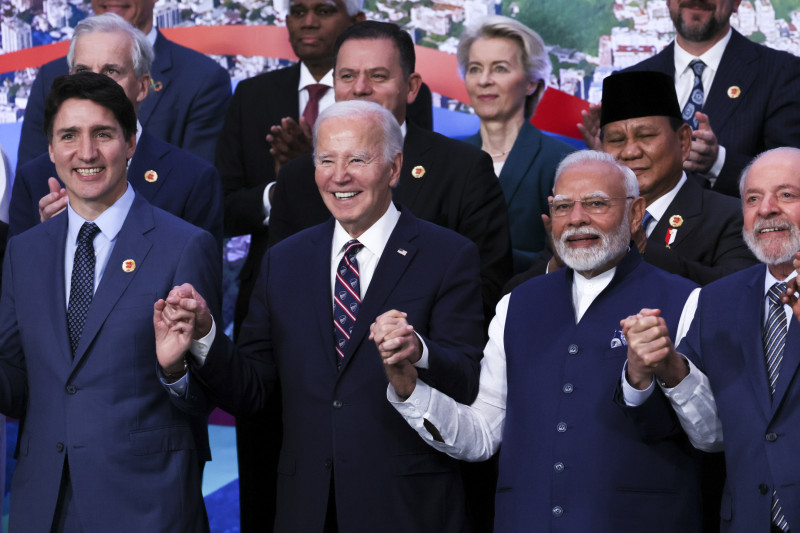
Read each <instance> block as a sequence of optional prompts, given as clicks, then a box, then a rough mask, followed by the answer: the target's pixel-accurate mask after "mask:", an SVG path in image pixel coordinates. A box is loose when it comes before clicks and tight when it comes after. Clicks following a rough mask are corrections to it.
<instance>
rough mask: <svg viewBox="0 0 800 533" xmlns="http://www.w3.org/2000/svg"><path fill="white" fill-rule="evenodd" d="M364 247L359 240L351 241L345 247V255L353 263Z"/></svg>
mask: <svg viewBox="0 0 800 533" xmlns="http://www.w3.org/2000/svg"><path fill="white" fill-rule="evenodd" d="M363 247H364V245H363V244H361V243H360V242H358V239H351V240H349V241H347V244H345V245H344V255H346V256H347V259H348V260H350V262H352V261H353V258H354V257H355V256H356V254H357V253H358V251H359V250H361V249H362V248H363Z"/></svg>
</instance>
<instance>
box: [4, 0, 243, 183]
mask: <svg viewBox="0 0 800 533" xmlns="http://www.w3.org/2000/svg"><path fill="white" fill-rule="evenodd" d="M154 4H155V0H127V1H125V2H107V1H106V0H92V11H94V14H95V15H102V14H104V13H116V14H117V15H119V16H121V17H122V18H124V19H125V20H127V21H128V22H130V23H131V24H132V25H133V26H135V27H136V28H138V29H139V30H141V31H142V33H144V34H145V35H146V36H147V39H148V41H149V42H150V45H151V46H152V47H153V49H154V50H155V54H156V56H155V60H154V61H153V67H152V69H151V71H150V73H149V74H150V78H151V79H150V80H149V82H150V83H151V87H152V89H153V90H152V91H150V93H149V94H148V96H147V98H146V99H145V100H144V101H143V102H142V105H141V107H140V109H139V115H138V116H139V122H140V123H141V124H142V125H143V126H144V127H146V128H147V130H148V131H149V132H150V133H151V134H152V135H155V136H156V137H158V138H159V139H161V140H162V141H165V142H168V143H170V144H172V145H175V146H178V147H180V148H183V149H184V150H187V151H189V152H191V153H193V154H195V155H196V156H197V157H200V158H203V159H205V160H206V161H208V162H213V160H214V159H213V158H214V147H215V146H216V143H217V137H218V136H219V132H220V129H221V128H222V120H223V119H224V117H225V110H226V109H228V103H229V102H230V99H231V80H230V76H229V75H228V73H227V72H226V71H225V69H223V68H222V67H220V66H219V65H218V64H216V63H215V62H214V61H213V60H211V59H209V58H208V57H206V56H204V55H203V54H201V53H199V52H196V51H194V50H190V49H189V48H186V47H184V46H181V45H179V44H177V43H174V42H172V41H170V40H169V39H167V38H166V37H164V35H163V34H162V33H161V32H159V31H158V30H157V29H156V28H154V27H153V6H154ZM67 72H69V66H68V64H67V58H58V59H55V60H53V61H51V62H49V63H47V64H45V65H43V66H42V67H41V69H39V74H38V75H37V76H36V79H35V80H34V82H33V86H32V87H31V94H30V97H29V98H28V105H27V107H26V108H25V120H24V121H23V123H22V135H21V138H20V143H19V152H18V155H17V168H19V167H20V166H22V165H23V164H24V163H26V162H27V161H30V160H31V159H33V158H35V157H37V156H38V155H39V154H41V153H42V152H44V151H45V150H47V138H46V137H45V135H44V131H43V129H42V124H43V117H44V101H45V98H46V97H47V93H48V92H49V91H50V85H52V83H53V80H54V79H55V78H56V76H61V75H63V74H66V73H67Z"/></svg>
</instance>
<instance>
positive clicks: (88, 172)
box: [75, 167, 103, 176]
mask: <svg viewBox="0 0 800 533" xmlns="http://www.w3.org/2000/svg"><path fill="white" fill-rule="evenodd" d="M102 170H103V169H102V168H98V167H95V168H76V169H75V172H77V173H78V174H80V175H81V176H94V175H95V174H99V173H100V172H101V171H102Z"/></svg>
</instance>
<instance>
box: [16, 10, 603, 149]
mask: <svg viewBox="0 0 800 533" xmlns="http://www.w3.org/2000/svg"><path fill="white" fill-rule="evenodd" d="M162 31H163V33H164V35H166V36H167V37H169V38H170V39H171V40H173V41H175V42H177V43H180V44H182V45H184V46H188V47H189V48H192V49H194V50H197V51H199V52H203V53H204V54H216V55H243V56H264V57H279V58H285V59H291V60H296V59H297V56H295V55H294V52H293V51H292V48H291V46H289V39H288V34H287V32H286V28H285V27H284V26H268V25H256V26H190V27H182V28H168V29H165V30H162ZM67 48H68V43H66V42H61V43H56V44H50V45H45V46H37V47H34V48H28V49H26V50H21V51H19V52H12V53H9V54H2V55H0V72H12V71H15V70H22V69H24V68H28V67H38V66H40V65H43V64H44V63H47V62H48V61H51V60H53V59H55V58H57V57H61V56H63V55H65V54H66V53H67ZM416 52H417V71H418V72H419V73H420V74H421V75H422V79H423V80H425V83H427V84H428V86H429V87H430V88H431V90H432V91H435V92H437V93H439V94H442V95H444V96H447V97H448V98H453V99H455V100H458V101H460V102H469V98H468V96H467V91H466V89H465V88H464V82H463V81H462V80H461V78H459V76H458V68H457V61H456V57H455V56H454V55H452V54H447V53H444V52H440V51H438V50H434V49H432V48H427V47H423V46H417V47H416ZM588 108H589V104H588V103H587V102H586V101H584V100H581V99H580V98H577V97H575V96H572V95H569V94H566V93H564V92H561V91H559V90H557V89H548V90H547V92H546V93H545V94H544V97H543V98H542V101H541V103H540V104H539V107H538V108H537V110H536V114H535V115H534V117H533V119H532V120H531V122H532V123H533V124H534V125H535V126H536V127H538V128H539V129H542V130H545V131H549V132H551V133H557V134H559V135H565V136H567V137H574V138H577V139H580V138H581V135H580V132H579V131H578V128H577V127H576V124H577V123H578V122H580V121H581V114H580V113H581V110H583V109H588Z"/></svg>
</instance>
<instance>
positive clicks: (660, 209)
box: [647, 172, 687, 221]
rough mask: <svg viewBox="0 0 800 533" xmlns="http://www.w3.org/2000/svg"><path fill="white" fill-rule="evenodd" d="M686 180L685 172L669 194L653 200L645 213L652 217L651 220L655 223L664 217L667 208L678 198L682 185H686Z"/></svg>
mask: <svg viewBox="0 0 800 533" xmlns="http://www.w3.org/2000/svg"><path fill="white" fill-rule="evenodd" d="M686 179H687V178H686V172H682V173H681V179H679V180H678V184H677V185H675V186H674V187H673V188H672V189H671V190H670V191H669V192H667V193H666V194H664V195H662V196H661V197H660V198H658V199H657V200H655V201H654V202H653V203H652V204H650V205H648V206H647V212H648V213H650V214H651V215H653V218H654V219H655V220H656V221H659V220H661V219H662V218H663V217H664V213H665V212H666V211H667V208H668V207H669V206H670V204H671V203H672V201H673V200H674V199H675V197H676V196H678V191H680V190H681V187H683V184H684V183H686Z"/></svg>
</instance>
